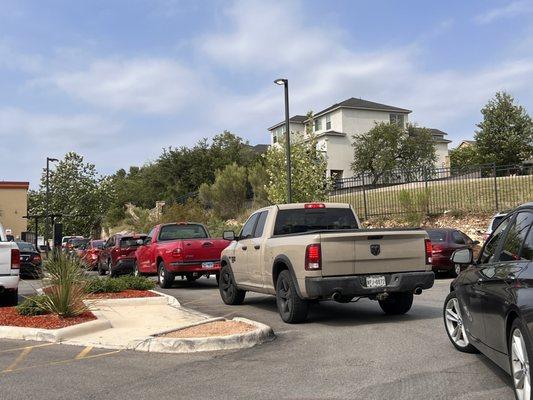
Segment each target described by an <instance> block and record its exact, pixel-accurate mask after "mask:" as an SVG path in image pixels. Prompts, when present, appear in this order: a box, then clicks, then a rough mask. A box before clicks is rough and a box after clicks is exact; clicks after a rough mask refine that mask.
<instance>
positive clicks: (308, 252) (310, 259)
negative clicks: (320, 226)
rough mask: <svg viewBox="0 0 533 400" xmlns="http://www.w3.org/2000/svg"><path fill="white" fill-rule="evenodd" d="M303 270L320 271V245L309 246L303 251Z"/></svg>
mask: <svg viewBox="0 0 533 400" xmlns="http://www.w3.org/2000/svg"><path fill="white" fill-rule="evenodd" d="M305 269H306V270H307V271H317V270H319V269H322V251H321V248H320V244H318V243H314V244H310V245H309V246H307V247H306V249H305Z"/></svg>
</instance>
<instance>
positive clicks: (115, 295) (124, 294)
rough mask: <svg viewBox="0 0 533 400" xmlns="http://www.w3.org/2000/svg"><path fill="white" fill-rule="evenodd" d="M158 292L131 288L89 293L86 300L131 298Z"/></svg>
mask: <svg viewBox="0 0 533 400" xmlns="http://www.w3.org/2000/svg"><path fill="white" fill-rule="evenodd" d="M158 296H159V294H157V293H154V292H150V291H148V290H132V289H127V290H123V291H120V292H112V293H91V294H89V295H88V296H87V299H88V300H102V299H131V298H135V297H158Z"/></svg>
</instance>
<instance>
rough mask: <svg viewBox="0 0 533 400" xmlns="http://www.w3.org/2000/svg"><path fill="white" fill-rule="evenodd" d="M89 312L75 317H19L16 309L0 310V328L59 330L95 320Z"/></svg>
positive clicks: (45, 315) (3, 308)
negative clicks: (16, 327) (2, 326)
mask: <svg viewBox="0 0 533 400" xmlns="http://www.w3.org/2000/svg"><path fill="white" fill-rule="evenodd" d="M95 319H96V317H95V316H94V315H93V313H92V312H90V311H85V312H84V313H82V314H80V315H78V316H75V317H60V316H58V315H57V314H44V315H20V314H19V312H18V311H17V308H16V307H2V308H0V326H1V325H7V326H19V327H24V328H41V329H59V328H65V327H67V326H72V325H77V324H81V323H83V322H88V321H92V320H95Z"/></svg>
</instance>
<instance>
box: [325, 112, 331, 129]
mask: <svg viewBox="0 0 533 400" xmlns="http://www.w3.org/2000/svg"><path fill="white" fill-rule="evenodd" d="M330 129H331V115H329V114H328V115H326V130H327V131H329V130H330Z"/></svg>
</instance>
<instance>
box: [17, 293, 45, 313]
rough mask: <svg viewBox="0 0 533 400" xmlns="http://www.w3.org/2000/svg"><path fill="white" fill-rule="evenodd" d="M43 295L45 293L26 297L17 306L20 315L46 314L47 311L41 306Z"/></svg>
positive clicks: (43, 299)
mask: <svg viewBox="0 0 533 400" xmlns="http://www.w3.org/2000/svg"><path fill="white" fill-rule="evenodd" d="M45 297H46V296H45V295H37V296H30V297H26V298H25V299H24V300H23V301H22V303H20V304H19V305H18V306H17V312H18V313H19V314H20V315H26V316H34V315H43V314H48V313H49V312H48V311H47V310H46V309H45V308H43V306H42V304H43V302H44V301H45Z"/></svg>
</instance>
